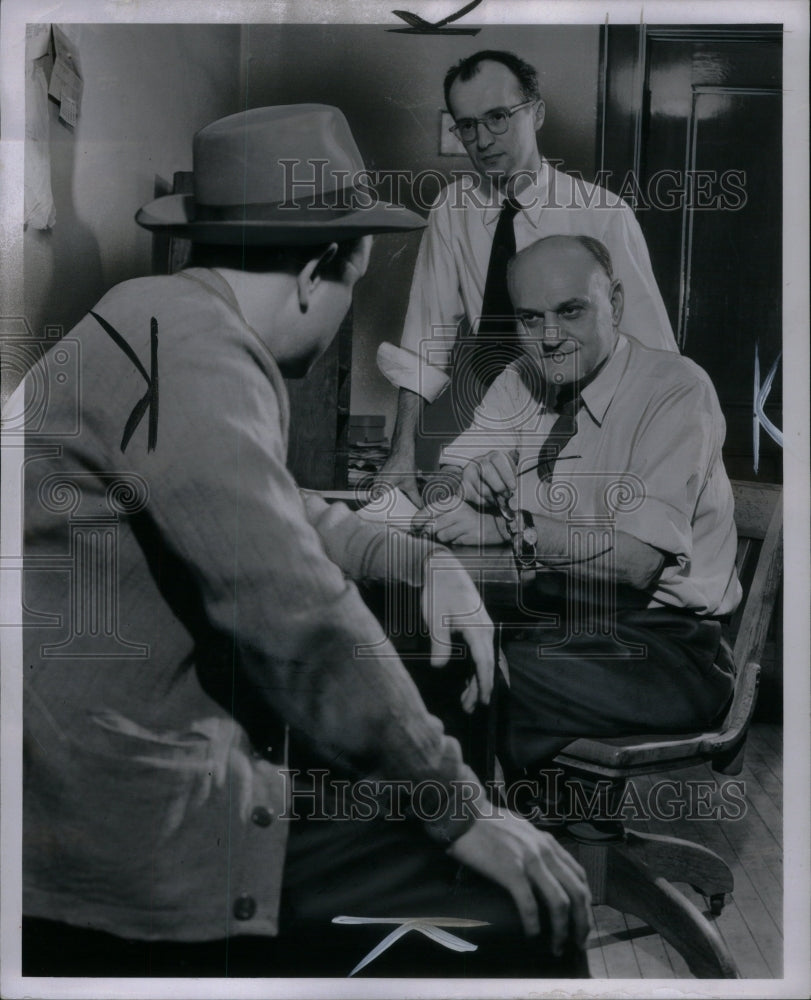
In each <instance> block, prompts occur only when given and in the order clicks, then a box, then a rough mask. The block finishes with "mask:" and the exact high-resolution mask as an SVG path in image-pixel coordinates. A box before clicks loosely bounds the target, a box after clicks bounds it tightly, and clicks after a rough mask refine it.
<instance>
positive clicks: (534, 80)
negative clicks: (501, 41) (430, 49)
mask: <svg viewBox="0 0 811 1000" xmlns="http://www.w3.org/2000/svg"><path fill="white" fill-rule="evenodd" d="M488 61H489V62H497V63H501V65H502V66H506V67H507V69H508V70H509V71H510V72H511V73H512V74H513V76H514V77H515V78H516V80H518V85H519V86H520V88H521V94H522V95H523V97H524V100H525V101H539V100H540V99H541V91H540V87H539V86H538V71H537V70H536V69H535V67H534V66H530V64H529V63H528V62H525V61H524V60H523V59H519V57H518V56H517V55H515V54H514V53H513V52H503V51H502V50H501V49H482V51H481V52H474V53H473V55H472V56H467V57H466V58H465V59H460V60H459V62H458V63H456V65H455V66H451V68H450V69H449V70H448V72H447V73H446V74H445V83H444V87H445V106H446V107H447V109H448V111H450V110H451V101H450V96H451V87H452V86H453V84H454V83H455V82H456V81H457V80H462V81H463V82H464V81H466V80H470V79H471V77H474V76H475V75H476V74H477V73H478V72H479V66H480V64H481V63H483V62H488ZM451 113H453V112H451Z"/></svg>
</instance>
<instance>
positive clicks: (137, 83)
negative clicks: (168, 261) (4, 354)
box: [24, 24, 240, 334]
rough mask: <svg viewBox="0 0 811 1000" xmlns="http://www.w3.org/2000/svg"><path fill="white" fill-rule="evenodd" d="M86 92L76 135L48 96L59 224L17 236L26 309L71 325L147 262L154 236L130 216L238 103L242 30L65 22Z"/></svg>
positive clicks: (35, 320) (42, 319)
mask: <svg viewBox="0 0 811 1000" xmlns="http://www.w3.org/2000/svg"><path fill="white" fill-rule="evenodd" d="M63 30H64V32H65V34H66V35H67V36H68V37H69V38H70V40H71V41H72V42H73V43H74V44H75V46H76V49H77V51H78V57H79V62H80V68H81V73H82V78H83V80H84V94H83V99H82V108H81V117H80V119H79V122H78V124H77V126H76V129H75V131H71V130H70V129H69V128H68V127H66V126H65V125H64V124H63V123H61V122H59V121H58V118H57V116H58V111H57V106H56V105H55V104H54V103H53V102H49V104H50V107H49V114H50V130H51V159H52V167H51V170H52V184H53V192H54V201H55V205H56V224H55V226H54V228H53V229H52V230H47V231H38V230H33V229H29V230H27V231H26V233H25V240H24V255H25V315H26V318H27V319H28V322H29V323H30V324H31V327H32V329H33V331H34V332H35V333H37V334H39V333H41V332H42V328H43V326H44V325H45V324H60V325H62V326H63V327H64V329H65V330H68V329H69V328H70V327H71V326H73V325H74V324H75V323H76V322H77V321H78V320H79V319H80V318H81V317H82V316H83V315H84V313H85V312H86V311H87V310H88V309H89V308H91V307H92V306H93V305H94V303H95V302H96V301H97V300H98V299H99V298H100V297H101V295H102V294H104V292H106V291H107V290H108V289H109V288H111V287H112V286H113V285H114V284H116V283H117V282H119V281H122V280H124V279H126V278H131V277H135V276H138V275H143V274H148V273H149V272H150V271H151V269H152V237H151V235H150V234H149V233H148V232H147V231H146V230H144V229H141V228H140V227H139V226H137V225H136V224H135V222H134V221H133V216H134V215H135V212H136V211H137V210H138V208H139V207H140V206H141V205H142V204H144V203H145V202H147V201H149V200H150V199H151V198H152V197H153V192H154V187H155V175H156V174H157V175H159V176H160V177H162V178H164V179H165V180H167V181H168V182H170V183H171V179H172V174H173V173H174V171H175V170H184V169H185V170H190V169H191V137H192V135H193V133H194V132H195V131H196V130H197V129H198V128H200V127H201V126H203V125H205V124H206V123H207V122H209V121H212V120H213V119H215V118H219V117H222V116H223V115H226V114H231V113H233V112H234V111H236V110H237V100H238V93H239V46H240V29H239V27H238V26H230V25H227V26H222V25H176V24H170V25H148V26H147V25H128V24H121V25H113V24H107V25H104V24H68V25H65V26H63Z"/></svg>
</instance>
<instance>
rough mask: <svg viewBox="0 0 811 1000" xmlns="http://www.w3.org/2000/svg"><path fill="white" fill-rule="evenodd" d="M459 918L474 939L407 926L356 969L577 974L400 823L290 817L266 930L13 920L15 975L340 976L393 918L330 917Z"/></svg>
mask: <svg viewBox="0 0 811 1000" xmlns="http://www.w3.org/2000/svg"><path fill="white" fill-rule="evenodd" d="M341 915H346V916H361V917H371V916H378V917H379V916H396V917H436V916H444V917H466V918H473V919H476V920H482V921H486V922H487V924H486V926H482V927H462V928H454V927H450V928H446V929H447V930H448V931H449V932H450V933H452V934H455V935H456V936H458V937H461V938H464V939H465V940H467V941H469V942H471V943H473V944H476V945H477V946H478V947H477V950H476V951H473V952H466V953H465V952H463V953H459V952H454V951H450V950H449V949H448V948H446V947H444V946H442V945H440V944H437V943H435V942H434V941H431V940H428V939H427V938H426V937H424V936H423V935H422V934H420V933H417V932H414V931H411V932H409V933H408V934H407V935H405V936H404V937H402V938H400V939H399V940H398V941H396V942H395V943H394V944H393V945H392V946H391V947H390V948H389V949H388V950H387V951H386V952H384V953H383V955H381V956H380V957H379V958H377V959H376V960H374V961H373V962H372V963H370V965H368V966H367V967H366V968H365V969H363V970H362V971H361V972H360V973H359V975H361V976H386V977H388V976H391V977H409V978H422V977H426V978H437V977H442V978H445V977H449V978H467V977H491V976H492V977H498V978H502V977H517V978H546V977H553V978H588V975H589V972H588V964H587V962H586V958H585V954H584V953H583V952H582V951H580V950H579V949H571V950H570V951H568V952H567V953H565V954H564V955H563V956H562V957H561V958H554V957H553V956H552V955H551V954H550V953H549V951H548V945H547V942H548V941H549V934H548V932H547V930H546V929H544V930H543V931H542V933H541V935H540V936H539V937H536V938H531V939H530V938H526V937H525V936H524V934H523V931H522V929H521V926H520V923H519V920H518V914H517V911H516V909H515V906H514V904H513V902H512V899H511V898H510V897H509V896H508V894H507V893H506V892H504V891H503V890H501V889H500V888H499V887H498V886H495V885H493V884H491V883H490V882H488V881H486V880H484V879H482V878H480V877H478V876H477V875H475V873H473V872H471V871H469V870H467V869H464V868H462V867H461V866H460V865H458V864H456V863H455V862H453V861H451V860H450V859H449V858H448V857H447V856H446V854H445V853H444V851H443V850H442V848H441V847H438V846H436V845H434V844H432V843H431V842H430V841H429V840H428V838H427V837H426V836H425V834H424V833H423V832H422V830H421V829H420V828H418V827H417V826H415V825H414V824H413V823H412V822H411V821H408V820H400V821H391V820H386V819H385V818H378V819H375V820H370V821H337V820H326V821H324V820H311V819H301V820H295V821H293V823H292V826H291V836H290V843H289V849H288V855H287V863H286V867H285V884H284V891H283V895H282V904H281V913H280V925H281V932H280V934H279V936H278V937H276V938H267V937H235V938H231V939H228V940H219V941H205V942H199V943H180V942H167V941H156V942H151V941H132V940H124V939H122V938H118V937H115V936H114V935H111V934H106V933H103V932H100V931H93V930H88V929H83V928H79V927H71V926H68V925H66V924H59V923H54V922H51V921H47V920H38V919H32V918H26V919H24V920H23V954H22V960H23V973H24V974H25V975H31V976H36V975H43V976H45V975H48V976H108V977H113V976H144V977H151V976H168V977H174V976H181V977H190V976H217V977H225V976H232V977H236V976H256V977H281V976H298V977H311V976H315V977H317V976H334V977H344V976H346V975H348V973H349V972H350V970H351V969H352V968H353V967H354V966H355V965H356V964H357V963H358V962H359V961H360V960H361V959H362V958H363V957H364V956H365V955H366V954H367V953H368V952H369V951H370V950H371V949H372V948H374V947H375V946H376V945H377V944H378V943H379V942H380V941H381V940H382V939H383V938H384V937H385V936H386V935H387V934H388V933H389V932H390V931H391V930H393V929H394V928H393V925H385V924H383V925H381V924H378V925H374V924H371V925H368V924H367V925H335V924H333V923H331V921H332V918H333V917H335V916H341Z"/></svg>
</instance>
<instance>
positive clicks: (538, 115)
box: [535, 101, 546, 132]
mask: <svg viewBox="0 0 811 1000" xmlns="http://www.w3.org/2000/svg"><path fill="white" fill-rule="evenodd" d="M545 118H546V104H544V102H543V101H538V104H537V106H536V108H535V131H536V132H537V131H538V129H539V128H540V127H541V126H542V125H543V123H544V119H545Z"/></svg>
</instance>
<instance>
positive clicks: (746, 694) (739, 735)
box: [701, 661, 760, 754]
mask: <svg viewBox="0 0 811 1000" xmlns="http://www.w3.org/2000/svg"><path fill="white" fill-rule="evenodd" d="M759 683H760V664H759V663H753V662H752V661H750V662H749V663H747V664H746V666H745V667H744V668H743V673H742V675H741V677H739V678H738V681H737V683H736V684H735V695H734V697H733V699H732V704H731V705H730V708H729V712H727V717H726V719H725V720H724V724H723V726H722V728H721V730H720V732H717V733H708V734H707V736H706V738H705V739H704V740H703V742H702V744H701V751H702V753H707V754H717V753H723V752H724V751H725V750H731V749H733V748H734V747H736V746H737V745H738V744H739V743H740V742H741V741H742V740H743V738H744V737H745V735H746V730H747V729H748V728H749V723H750V721H751V719H752V713H753V712H754V710H755V702H756V700H757V692H758V685H759Z"/></svg>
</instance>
